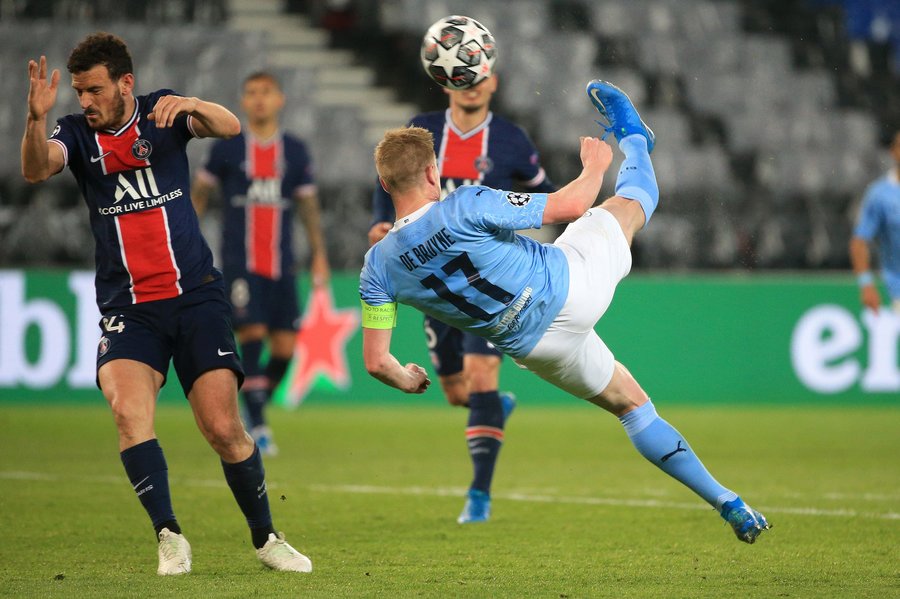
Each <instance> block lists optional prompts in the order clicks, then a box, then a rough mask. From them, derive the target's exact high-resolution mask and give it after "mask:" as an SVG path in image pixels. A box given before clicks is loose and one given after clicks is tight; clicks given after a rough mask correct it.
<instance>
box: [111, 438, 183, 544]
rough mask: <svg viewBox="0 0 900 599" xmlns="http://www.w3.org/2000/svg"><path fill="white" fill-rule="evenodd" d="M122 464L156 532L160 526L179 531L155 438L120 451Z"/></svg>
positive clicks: (165, 471) (160, 448) (164, 459)
mask: <svg viewBox="0 0 900 599" xmlns="http://www.w3.org/2000/svg"><path fill="white" fill-rule="evenodd" d="M119 455H120V457H121V458H122V465H123V466H125V473H126V474H127V475H128V480H130V481H131V486H132V487H134V492H135V493H136V494H137V496H138V499H140V501H141V505H143V506H144V509H145V510H146V511H147V515H148V516H150V520H151V522H153V528H154V529H155V530H156V534H159V531H160V530H162V529H163V528H168V529H169V530H170V531H172V532H174V533H179V534H180V533H181V527H179V526H178V522H177V521H176V520H175V512H174V511H173V510H172V497H171V495H170V494H169V467H168V465H167V464H166V458H165V456H164V455H163V451H162V447H160V446H159V442H158V441H157V440H156V439H150V440H149V441H144V442H143V443H138V444H137V445H135V446H133V447H129V448H128V449H126V450H125V451H123V452H121V453H120V454H119Z"/></svg>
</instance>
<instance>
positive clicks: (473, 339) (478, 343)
mask: <svg viewBox="0 0 900 599" xmlns="http://www.w3.org/2000/svg"><path fill="white" fill-rule="evenodd" d="M425 340H426V341H427V343H428V353H429V354H430V355H431V363H432V364H433V365H434V370H435V371H436V372H437V373H438V375H440V376H450V375H451V374H457V373H459V372H462V370H463V356H464V355H465V354H480V355H483V356H497V357H499V358H502V357H503V353H502V352H500V351H499V350H498V349H497V348H496V347H494V345H493V344H492V343H491V342H490V341H488V340H487V339H483V338H481V337H479V336H478V335H473V334H472V333H466V332H465V331H460V330H459V329H456V328H453V327H451V326H450V325H449V324H444V323H443V322H441V321H440V320H435V319H434V318H431V317H430V316H426V317H425Z"/></svg>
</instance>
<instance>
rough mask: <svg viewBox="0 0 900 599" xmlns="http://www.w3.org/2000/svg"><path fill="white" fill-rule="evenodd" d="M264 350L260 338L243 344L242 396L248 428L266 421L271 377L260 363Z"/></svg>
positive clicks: (261, 424)
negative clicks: (243, 374)
mask: <svg viewBox="0 0 900 599" xmlns="http://www.w3.org/2000/svg"><path fill="white" fill-rule="evenodd" d="M262 350H263V342H262V341H259V340H257V341H248V342H246V343H242V344H241V363H242V364H243V366H244V373H245V375H246V378H244V386H243V387H242V388H241V397H242V398H243V400H244V408H245V409H246V413H247V428H250V429H253V428H256V427H257V426H263V425H264V424H265V423H266V419H265V415H264V413H263V412H264V410H265V407H266V403H267V402H268V401H269V379H268V378H267V377H266V374H265V372H264V371H263V368H262V366H261V365H260V357H261V356H262Z"/></svg>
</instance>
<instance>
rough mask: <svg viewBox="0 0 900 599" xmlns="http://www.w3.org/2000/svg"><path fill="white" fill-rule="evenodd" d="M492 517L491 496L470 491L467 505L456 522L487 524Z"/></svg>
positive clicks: (481, 492)
mask: <svg viewBox="0 0 900 599" xmlns="http://www.w3.org/2000/svg"><path fill="white" fill-rule="evenodd" d="M490 517H491V496H490V495H488V494H487V493H485V492H484V491H479V490H477V489H469V494H468V498H467V499H466V505H465V507H463V511H462V513H461V514H460V515H459V518H457V519H456V521H457V522H458V523H460V524H469V523H471V522H486V521H487V519H488V518H490Z"/></svg>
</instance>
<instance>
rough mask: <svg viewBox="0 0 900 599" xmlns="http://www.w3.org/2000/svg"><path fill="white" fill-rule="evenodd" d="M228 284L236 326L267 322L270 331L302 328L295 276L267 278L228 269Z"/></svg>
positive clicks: (265, 323)
mask: <svg viewBox="0 0 900 599" xmlns="http://www.w3.org/2000/svg"><path fill="white" fill-rule="evenodd" d="M226 285H227V288H228V297H229V299H230V300H231V307H232V310H233V312H232V314H233V317H234V326H235V327H237V328H240V327H242V326H244V325H250V324H264V325H266V326H267V327H268V328H269V330H271V331H296V330H298V329H299V328H300V304H299V302H298V299H297V279H296V277H294V275H285V276H283V277H281V278H280V279H267V278H266V277H261V276H259V275H252V274H248V273H246V272H241V273H235V274H232V273H228V272H226Z"/></svg>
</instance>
